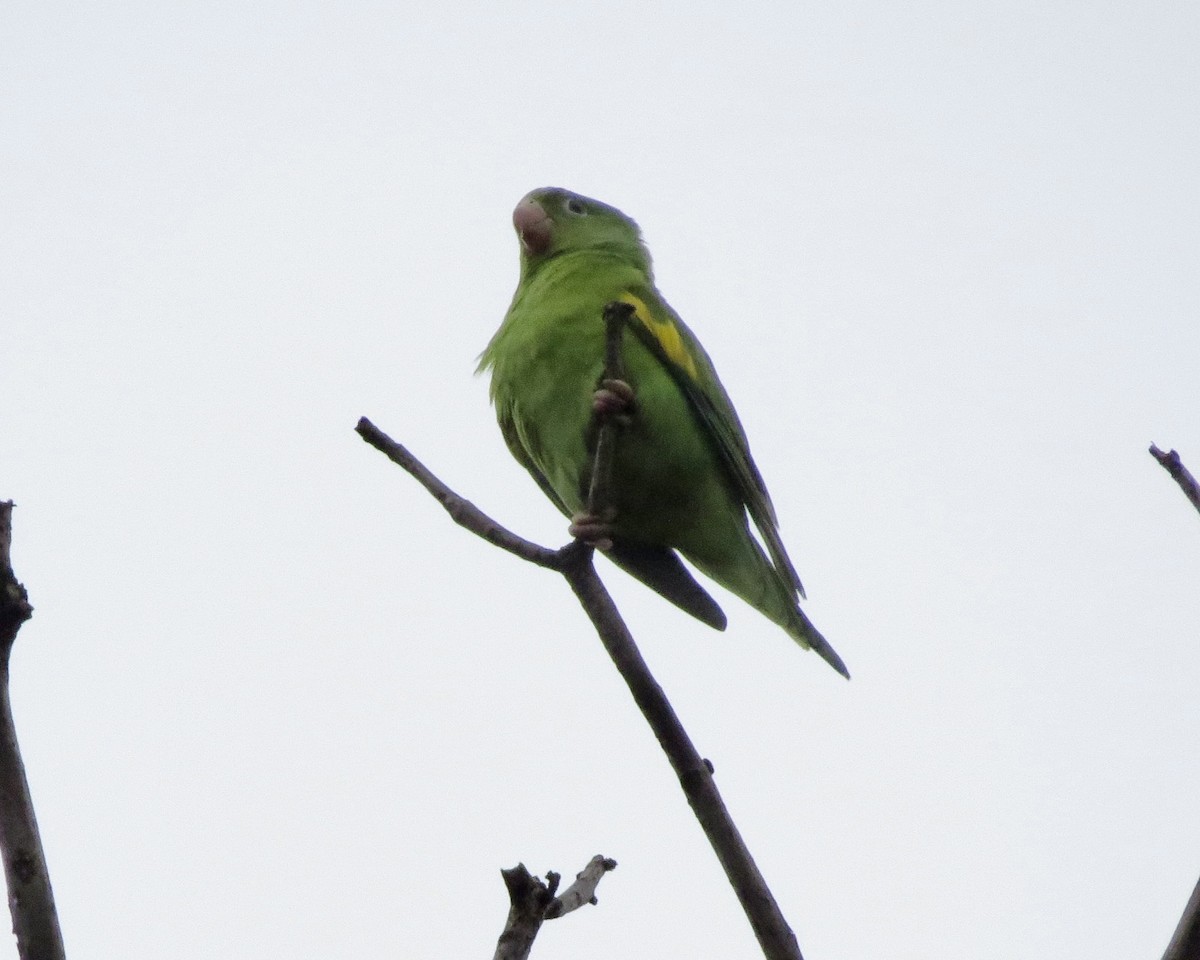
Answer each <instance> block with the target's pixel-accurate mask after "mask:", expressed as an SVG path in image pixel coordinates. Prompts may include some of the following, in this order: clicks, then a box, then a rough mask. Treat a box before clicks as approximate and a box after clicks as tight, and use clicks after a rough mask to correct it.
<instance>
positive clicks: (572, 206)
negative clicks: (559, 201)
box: [567, 197, 587, 217]
mask: <svg viewBox="0 0 1200 960" xmlns="http://www.w3.org/2000/svg"><path fill="white" fill-rule="evenodd" d="M567 209H568V210H569V211H570V212H571V213H574V214H577V215H578V216H581V217H584V216H587V207H585V206H584V205H583V201H582V200H578V199H576V198H575V197H572V198H571V199H570V200H568V201H567Z"/></svg>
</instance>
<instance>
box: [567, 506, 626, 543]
mask: <svg viewBox="0 0 1200 960" xmlns="http://www.w3.org/2000/svg"><path fill="white" fill-rule="evenodd" d="M615 518H616V511H614V510H612V509H609V510H606V511H605V512H604V515H603V516H597V515H596V514H594V513H587V512H586V511H581V512H580V513H576V514H574V515H573V516H572V517H571V525H570V526H569V527H567V533H569V534H570V535H571V536H573V537H575V538H576V539H577V540H582V541H583V542H584V543H586V544H588V545H590V546H593V547H595V548H596V549H597V550H599V551H601V552H606V551H608V550H611V549H612V545H613V542H612V533H613V524H612V522H613V520H614V519H615Z"/></svg>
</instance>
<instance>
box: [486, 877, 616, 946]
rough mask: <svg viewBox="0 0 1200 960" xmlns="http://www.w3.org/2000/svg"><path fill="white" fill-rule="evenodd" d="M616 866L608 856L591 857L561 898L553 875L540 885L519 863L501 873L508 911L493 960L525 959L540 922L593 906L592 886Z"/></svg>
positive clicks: (540, 925) (556, 880)
mask: <svg viewBox="0 0 1200 960" xmlns="http://www.w3.org/2000/svg"><path fill="white" fill-rule="evenodd" d="M616 866H617V862H616V861H615V860H610V859H608V857H602V856H599V855H597V856H594V857H592V859H591V861H590V862H589V863H588V865H587V866H586V867H584V868H583V870H582V871H580V872H579V873H578V874H577V875H576V877H575V882H574V883H573V884H571V886H570V887H569V888H567V891H566V893H564V894H563V895H562V896H561V897H555V895H554V893H555V891H556V890H557V889H558V882H559V880H560V879H561V878H560V877H559V875H558V874H557V873H554V872H550V873H547V874H546V882H545V883H543V882H542V881H541V880H539V879H538V878H537V877H535V876H533V875H532V874H531V873H530V872H529V871H528V870H527V869H526V868H525V864H523V863H518V864H517V865H516V866H515V867H513V868H512V869H510V870H501V871H500V876H502V877H503V878H504V885H505V886H506V887H507V888H508V900H509V908H508V919H507V920H506V921H505V924H504V930H503V931H502V932H501V933H500V938H499V940H498V941H497V942H496V952H495V954H494V955H493V960H525V958H526V957H528V956H529V951H530V949H531V948H532V947H533V941H534V938H535V937H537V935H538V931H539V930H540V929H541V928H542V923H543V922H544V921H546V920H554V919H556V918H557V917H561V916H563V915H564V914H567V913H570V912H571V911H572V910H577V909H578V908H579V907H581V906H583V905H584V904H585V903H595V902H596V897H595V891H596V885H597V884H599V882H600V878H601V877H603V876H604V874H605V873H607V872H608V871H609V870H613V869H615V868H616ZM568 903H569V905H567V904H568Z"/></svg>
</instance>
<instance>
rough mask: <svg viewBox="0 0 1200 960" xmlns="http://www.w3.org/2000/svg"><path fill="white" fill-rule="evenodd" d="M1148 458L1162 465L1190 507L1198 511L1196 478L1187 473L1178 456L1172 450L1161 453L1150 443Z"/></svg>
mask: <svg viewBox="0 0 1200 960" xmlns="http://www.w3.org/2000/svg"><path fill="white" fill-rule="evenodd" d="M1150 456H1152V457H1153V458H1154V459H1155V460H1157V461H1158V462H1159V463H1160V464H1162V468H1163V469H1164V470H1166V471H1167V473H1169V474H1170V475H1171V476H1172V477H1173V478H1174V479H1175V482H1176V483H1177V484H1179V489H1180V490H1182V491H1183V495H1184V496H1185V497H1187V498H1188V500H1190V501H1191V502H1192V506H1193V507H1195V508H1196V509H1197V510H1200V483H1197V482H1196V478H1195V477H1193V476H1192V475H1191V474H1190V473H1189V472H1188V468H1187V467H1185V466H1184V465H1183V461H1182V460H1180V459H1179V454H1178V453H1176V452H1175V451H1174V450H1172V451H1171V452H1170V453H1163V452H1162V451H1161V450H1159V449H1158V447H1157V446H1156V445H1155V444H1153V443H1152V444H1150Z"/></svg>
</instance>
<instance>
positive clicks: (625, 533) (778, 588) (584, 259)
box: [479, 187, 849, 677]
mask: <svg viewBox="0 0 1200 960" xmlns="http://www.w3.org/2000/svg"><path fill="white" fill-rule="evenodd" d="M513 226H514V227H515V228H516V231H517V236H518V238H519V239H520V248H521V276H520V281H519V282H518V284H517V290H516V293H515V294H514V295H513V299H512V305H511V306H510V307H509V308H508V314H507V315H506V316H505V318H504V322H503V323H502V324H501V325H500V329H499V330H497V331H496V334H495V336H493V337H492V339H491V342H490V343H489V344H488V345H487V349H485V350H484V351H483V354H482V356H481V357H480V362H479V370H480V371H484V370H490V371H491V375H492V379H491V391H490V392H491V398H492V403H493V404H494V405H495V408H496V417H497V419H498V420H499V421H500V429H501V431H502V432H503V434H504V439H505V441H506V443H507V444H508V448H509V450H511V451H512V454H513V456H514V457H516V458H517V460H518V461H519V462H520V463H521V465H522V466H524V467H525V469H526V470H528V471H529V473H530V474H531V475H532V476H533V479H534V480H536V481H537V483H538V486H540V487H541V488H542V490H543V491H544V492H545V494H546V496H548V497H549V498H550V499H551V500H552V501H553V502H554V504H555V505H556V506H557V507H558V508H559V509H560V510H561V511H562V512H563V513H564V514H565V515H566V516H567V517H569V518H571V519H572V525H571V527H570V530H571V533H572V534H573V535H575V536H580V537H583V538H584V539H586V540H588V541H590V542H592V543H593V544H595V545H596V546H597V547H598V548H599V549H601V550H602V551H603V552H604V553H606V554H607V556H608V557H609V558H610V559H611V560H612V561H613V562H614V563H616V564H617V565H618V566H619V567H621V568H622V569H624V570H625V571H627V572H628V573H630V574H632V575H633V576H635V577H637V578H638V579H639V580H641V581H642V582H644V583H645V584H647V585H648V586H650V587H652V588H653V589H654V590H656V591H658V593H660V594H662V595H663V596H664V597H666V598H667V599H668V600H670V601H671V602H672V603H674V604H676V605H677V606H679V607H680V608H682V609H683V610H685V611H687V612H688V613H690V614H692V615H693V616H695V617H697V618H698V619H700V620H702V621H704V622H705V623H707V624H709V625H710V626H712V627H715V628H716V629H718V630H723V629H725V623H726V621H725V614H724V613H723V612H722V611H721V608H720V607H719V606H718V605H717V603H716V601H715V600H713V599H712V597H711V596H709V595H708V593H707V592H706V591H705V590H704V588H703V587H701V586H700V584H699V583H697V582H696V580H695V578H694V577H693V576H692V574H691V573H690V572H689V571H688V569H687V567H685V566H684V564H683V563H682V562H681V561H680V559H679V554H682V555H683V556H684V557H686V558H687V560H688V561H689V562H690V563H691V564H692V565H693V566H695V567H696V568H697V569H698V570H700V571H701V572H702V573H704V574H705V575H706V576H709V577H711V578H712V579H713V580H715V581H716V582H717V583H719V584H721V586H723V587H725V588H726V589H727V590H729V591H731V592H732V593H735V594H737V595H738V596H739V597H741V598H742V599H743V600H745V601H746V602H747V603H749V604H750V605H751V606H752V607H754V608H756V609H757V610H759V611H761V612H762V613H763V614H765V615H766V616H767V617H768V618H770V619H771V620H773V621H774V622H775V623H777V624H779V625H780V626H781V627H783V628H784V629H785V630H786V631H787V632H788V634H789V635H790V636H791V637H793V638H794V639H795V640H796V641H797V642H798V643H799V644H800V645H801V646H803V647H811V648H812V649H813V650H816V651H817V653H819V654H820V655H821V656H822V657H823V658H824V659H825V660H826V661H827V662H828V663H829V664H830V665H831V666H832V667H833V668H834V669H835V670H837V671H838V673H840V674H842V675H843V676H845V677H849V673H848V672H847V671H846V665H845V664H844V663H843V662H842V658H841V657H839V656H838V655H837V653H836V652H834V649H833V647H831V646H830V645H829V643H828V641H826V639H825V638H824V637H823V636H821V634H820V632H819V631H818V630H817V628H816V627H815V626H813V624H812V621H810V620H809V619H808V617H807V616H806V615H805V614H804V612H803V611H802V610H801V609H800V606H799V603H798V598H799V597H803V596H804V587H803V586H802V585H801V583H800V577H799V576H798V575H797V574H796V570H795V567H793V566H792V562H791V560H789V559H788V555H787V551H786V550H785V549H784V546H783V541H782V540H781V539H780V537H779V522H778V520H777V519H776V516H775V508H774V507H773V506H772V504H771V498H770V496H769V495H768V494H767V488H766V485H765V484H764V483H763V479H762V475H761V474H760V473H759V472H758V468H757V467H756V466H755V465H754V459H753V458H752V457H751V456H750V446H749V443H748V441H747V439H746V433H745V431H744V430H743V429H742V424H741V422H740V421H739V420H738V416H737V413H736V412H735V411H734V409H733V404H732V402H731V401H730V399H729V395H728V394H727V393H726V392H725V388H724V387H723V386H722V385H721V381H720V380H719V379H718V378H717V372H716V370H715V369H714V368H713V364H712V361H711V360H710V359H709V358H708V354H707V353H705V352H704V348H703V347H701V346H700V343H699V341H697V340H696V338H695V336H694V335H693V334H692V332H691V330H689V329H688V328H687V326H686V325H685V324H684V323H683V321H682V320H681V319H680V318H679V316H678V315H677V314H676V313H675V311H674V310H672V309H671V307H670V306H669V305H668V304H667V301H666V300H664V299H663V296H662V294H660V293H659V292H658V288H657V287H655V285H654V276H653V271H652V269H651V263H650V252H649V250H647V248H646V245H645V243H644V242H643V240H642V235H641V231H640V230H639V228H638V225H637V224H636V223H635V222H634V221H633V220H632V219H630V218H629V217H627V216H626V215H625V214H623V213H622V212H621V211H620V210H617V209H616V208H615V207H610V206H609V205H608V204H605V203H600V202H599V201H597V200H592V199H589V198H588V197H583V196H580V195H579V194H576V193H571V192H570V191H568V190H563V189H560V188H558V187H543V188H541V189H538V190H534V191H532V192H530V193H529V194H527V195H526V196H525V197H523V198H522V200H521V202H520V203H518V204H517V207H516V209H515V210H514V211H513ZM614 301H620V302H623V303H626V304H628V305H629V306H630V307H631V308H632V315H631V317H630V320H629V326H630V330H631V331H632V333H633V334H635V335H634V336H629V335H626V336H624V337H623V339H622V353H623V359H624V365H625V377H624V382H620V381H604V382H603V383H602V382H601V381H602V379H603V376H604V353H605V326H604V322H603V314H604V308H605V305H606V304H608V303H610V302H614ZM628 332H629V331H627V333H628ZM596 409H604V410H608V411H613V410H618V411H619V410H624V411H625V415H624V417H623V420H625V421H627V423H626V425H625V426H624V428H623V429H621V430H620V432H619V433H618V435H617V441H616V451H615V454H614V459H613V469H612V489H611V498H612V504H611V510H610V512H609V514H606V515H605V516H604V517H595V516H590V515H588V513H587V500H588V488H589V484H590V480H591V473H592V462H593V459H594V455H595V443H596V431H595V429H594V428H593V412H594V410H596ZM750 521H753V522H754V526H755V527H756V528H757V530H758V534H759V538H761V543H760V539H757V538H756V537H755V536H754V534H753V533H752V532H751V529H750Z"/></svg>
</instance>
